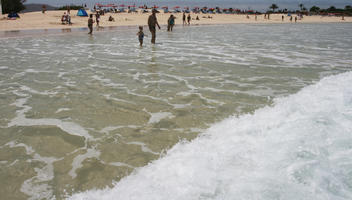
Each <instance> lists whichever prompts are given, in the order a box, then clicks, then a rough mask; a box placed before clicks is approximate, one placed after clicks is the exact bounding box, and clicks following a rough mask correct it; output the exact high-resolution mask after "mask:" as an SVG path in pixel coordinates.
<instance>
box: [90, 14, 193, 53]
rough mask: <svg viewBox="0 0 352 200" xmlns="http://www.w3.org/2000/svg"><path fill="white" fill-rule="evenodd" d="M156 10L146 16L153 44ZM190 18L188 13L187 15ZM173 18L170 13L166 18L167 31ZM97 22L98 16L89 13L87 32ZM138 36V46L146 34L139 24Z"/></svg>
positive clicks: (141, 44) (170, 29) (156, 21)
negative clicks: (94, 16)
mask: <svg viewBox="0 0 352 200" xmlns="http://www.w3.org/2000/svg"><path fill="white" fill-rule="evenodd" d="M156 13H157V11H156V10H152V14H151V15H150V16H149V17H148V27H149V31H150V33H151V36H152V37H151V43H152V44H155V39H156V27H158V28H159V29H160V25H159V23H158V19H157V18H156ZM189 18H190V15H189ZM175 19H176V17H175V16H174V15H170V17H169V19H168V23H167V24H168V25H167V31H172V29H173V27H174V25H175ZM188 21H189V22H188V24H190V19H189V20H188ZM94 23H97V26H99V16H97V15H96V21H94V19H93V14H90V15H89V19H88V28H89V32H88V34H92V33H93V24H94ZM137 36H138V40H139V44H140V46H143V40H144V37H145V36H146V35H145V34H144V32H143V26H139V31H138V33H137Z"/></svg>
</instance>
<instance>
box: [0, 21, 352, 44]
mask: <svg viewBox="0 0 352 200" xmlns="http://www.w3.org/2000/svg"><path fill="white" fill-rule="evenodd" d="M338 23H352V22H304V23H294V22H293V23H275V22H274V23H248V22H247V23H246V22H232V23H219V24H215V23H208V24H205V23H202V24H191V25H190V26H189V25H184V26H183V25H182V24H176V26H175V27H195V26H221V25H227V24H228V25H232V24H250V25H288V24H338ZM160 26H161V27H162V28H161V30H158V31H162V30H165V29H166V26H167V25H166V24H160ZM136 27H137V25H112V26H100V27H99V28H98V27H94V31H93V34H94V33H101V32H109V31H121V30H122V29H132V28H134V29H136ZM144 27H147V25H144ZM88 31H89V30H88V27H66V28H37V29H18V30H0V40H1V39H10V38H21V37H33V36H43V35H44V36H49V35H65V34H75V33H76V34H78V33H80V34H81V33H85V32H88ZM145 31H147V32H149V30H147V28H146V29H145Z"/></svg>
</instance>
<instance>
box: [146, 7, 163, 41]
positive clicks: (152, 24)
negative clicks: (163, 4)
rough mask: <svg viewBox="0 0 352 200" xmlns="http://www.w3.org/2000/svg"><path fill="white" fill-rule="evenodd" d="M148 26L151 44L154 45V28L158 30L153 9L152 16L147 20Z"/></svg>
mask: <svg viewBox="0 0 352 200" xmlns="http://www.w3.org/2000/svg"><path fill="white" fill-rule="evenodd" d="M148 26H149V31H150V33H151V34H152V40H151V43H152V44H155V37H156V27H155V26H158V28H159V29H160V26H159V23H158V20H157V19H156V10H155V9H153V11H152V14H151V15H150V16H149V18H148Z"/></svg>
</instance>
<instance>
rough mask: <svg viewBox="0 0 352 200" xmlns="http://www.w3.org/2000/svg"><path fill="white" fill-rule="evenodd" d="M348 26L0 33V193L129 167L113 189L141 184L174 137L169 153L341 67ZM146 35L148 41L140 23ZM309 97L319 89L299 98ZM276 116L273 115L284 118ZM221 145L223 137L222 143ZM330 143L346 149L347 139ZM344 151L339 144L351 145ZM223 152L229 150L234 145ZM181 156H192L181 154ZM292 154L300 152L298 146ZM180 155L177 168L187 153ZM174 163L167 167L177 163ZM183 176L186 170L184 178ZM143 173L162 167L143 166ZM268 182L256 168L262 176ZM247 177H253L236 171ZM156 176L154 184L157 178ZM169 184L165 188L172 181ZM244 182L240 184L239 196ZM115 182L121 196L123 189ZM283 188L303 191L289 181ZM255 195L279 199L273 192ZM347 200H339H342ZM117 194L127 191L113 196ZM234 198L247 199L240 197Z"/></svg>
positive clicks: (100, 184) (22, 192)
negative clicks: (141, 39) (141, 36)
mask: <svg viewBox="0 0 352 200" xmlns="http://www.w3.org/2000/svg"><path fill="white" fill-rule="evenodd" d="M351 30H352V26H351V25H350V24H285V25H247V24H236V25H221V26H191V27H182V26H177V27H175V31H174V32H173V33H168V32H166V31H159V32H158V33H157V44H156V45H151V44H150V42H149V39H150V37H146V38H145V46H144V47H142V48H140V47H139V44H138V40H137V37H136V35H135V34H136V32H137V31H138V30H137V29H134V28H121V30H118V31H107V32H95V34H94V35H93V36H88V35H87V34H86V33H74V34H67V35H48V36H37V37H36V36H33V37H32V36H31V37H23V38H11V39H8V40H6V39H0V46H1V48H0V60H1V62H0V99H1V102H0V109H1V112H0V166H1V168H0V169H1V171H0V180H1V181H0V194H1V196H2V197H4V198H5V199H50V198H53V199H62V198H64V197H65V196H66V195H69V196H70V195H71V194H74V193H77V192H82V191H86V190H92V189H94V188H98V189H101V188H105V187H107V186H108V187H114V185H115V184H116V183H118V182H119V181H120V179H121V178H123V177H126V176H128V175H130V174H131V172H133V171H134V170H136V169H137V168H140V169H139V170H137V172H135V173H134V174H133V175H132V176H129V177H127V179H124V180H123V181H122V183H121V184H122V185H125V186H126V185H128V180H129V178H130V177H132V178H130V179H135V180H136V182H143V181H142V180H144V179H138V178H133V177H138V174H140V173H141V172H143V170H144V171H148V169H150V166H148V167H145V166H146V165H147V164H148V163H150V162H151V161H153V160H158V161H157V162H156V163H159V162H163V160H165V159H166V160H167V158H168V157H170V156H172V155H173V154H172V152H173V151H171V152H169V153H167V156H165V158H164V155H165V154H166V152H167V150H168V149H170V148H171V147H173V146H174V145H175V144H177V143H179V142H180V141H183V142H181V143H179V144H178V145H176V147H175V148H176V149H177V148H180V147H179V146H182V144H183V143H184V140H192V139H194V138H196V137H197V136H198V135H199V134H201V133H204V132H209V130H212V129H214V126H215V127H216V125H213V124H215V123H217V124H218V123H220V122H222V121H223V120H225V119H229V118H231V117H233V116H235V117H236V116H239V119H242V118H244V117H243V116H247V115H246V114H248V113H250V114H254V116H257V115H256V112H257V111H258V109H260V108H264V107H265V106H274V108H276V107H275V106H276V104H275V103H274V102H275V101H276V99H281V98H282V97H286V96H288V95H291V94H295V93H297V92H298V91H300V90H301V89H302V88H305V87H307V86H309V85H312V84H315V83H317V82H319V81H320V80H321V79H322V78H323V77H327V76H330V75H335V74H340V73H344V72H348V71H350V70H351V63H352V53H351V52H352V34H351ZM145 33H146V34H147V35H149V36H150V34H149V32H148V31H147V28H145ZM345 79H347V78H345ZM344 83H345V82H344ZM341 87H342V86H341ZM319 90H320V89H319ZM310 92H311V93H314V92H317V91H315V90H314V89H312V90H311V91H310ZM331 93H333V92H331ZM337 95H339V93H338V94H337ZM316 96H319V94H317V95H315V96H314V95H313V97H309V98H315V97H316ZM302 98H304V97H302ZM318 100H319V99H318ZM335 103H336V104H337V102H335ZM332 104H334V102H333V103H332ZM329 105H330V104H329ZM318 108H319V107H318ZM268 109H269V108H268ZM321 109H322V111H324V110H325V109H324V108H321ZM289 112H292V110H289ZM268 113H271V112H270V111H268ZM348 114H350V113H348ZM346 115H347V114H346ZM268 116H270V115H269V114H268ZM348 116H350V115H348ZM263 117H265V115H263ZM275 117H278V116H274V117H272V120H271V121H272V122H274V121H280V120H282V118H285V117H283V116H279V117H278V118H275ZM313 117H317V116H315V115H314V116H313ZM255 119H256V117H253V119H248V120H255ZM348 119H349V120H350V119H351V118H348V117H347V119H345V120H347V121H348ZM266 122H267V123H268V124H270V121H266ZM222 123H224V122H222ZM253 123H254V121H253ZM324 123H325V122H324ZM326 123H330V122H326ZM220 124H221V123H220ZM347 125H348V127H350V125H349V124H348V123H347ZM217 126H219V125H217ZM238 126H239V127H241V124H238ZM297 126H301V124H297ZM307 126H308V127H309V126H310V125H309V124H308V125H307ZM209 127H210V129H208V128H209ZM226 127H227V126H224V127H222V128H223V129H226ZM249 127H250V125H249ZM295 127H296V126H294V125H292V127H288V128H289V129H285V130H287V131H288V130H292V129H294V128H295ZM304 127H306V126H304ZM328 127H329V126H328ZM232 128H233V127H232ZM252 128H255V127H252ZM284 128H287V127H284ZM302 131H303V132H304V131H305V129H303V130H300V132H302ZM284 132H285V131H284ZM308 132H309V131H308ZM318 132H319V131H318ZM297 133H298V132H293V133H292V134H288V135H289V136H290V137H294V136H295V134H297ZM228 134H229V135H231V134H230V133H228ZM248 134H249V135H250V132H245V133H243V137H241V138H240V139H239V140H240V141H241V140H242V141H244V144H245V142H246V141H247V140H246V138H247V137H248ZM274 135H275V134H274ZM301 137H302V138H303V139H304V137H303V136H301ZM307 137H308V136H307ZM334 137H339V136H338V135H337V136H334ZM228 138H231V137H230V136H229V137H228ZM345 138H351V137H350V136H346V135H345ZM271 139H272V140H268V141H273V139H274V138H271ZM198 140H199V138H197V139H196V140H195V141H192V142H193V143H194V142H197V141H198ZM215 140H216V139H215ZM287 140H289V138H287ZM268 141H267V140H263V141H262V144H263V146H267V147H268V148H263V149H270V148H269V147H270V145H271V144H272V143H270V142H268ZM339 141H340V140H339ZM192 142H190V144H191V145H190V146H192ZM247 142H248V141H247ZM341 142H342V141H341ZM210 143H211V142H210ZM213 144H216V142H215V141H214V143H213ZM235 144H236V143H235ZM239 144H241V142H237V145H239ZM284 144H285V143H284ZM224 145H225V144H224ZM230 145H231V144H227V143H226V145H225V147H229V146H230ZM341 145H345V146H347V147H348V146H350V145H351V143H349V144H341ZM205 146H206V147H208V146H207V145H205ZM298 146H299V145H297V148H298ZM303 146H304V145H303ZM243 147H244V148H242V149H241V148H240V147H239V149H241V151H240V150H238V151H239V152H238V153H239V154H236V156H240V155H243V157H242V158H241V159H239V160H236V162H235V163H237V165H241V166H242V167H243V168H245V167H246V166H247V167H248V166H251V165H250V164H248V163H247V164H248V165H247V164H246V162H247V161H248V162H249V160H250V159H248V158H246V153H245V152H247V153H248V152H252V153H253V152H254V153H253V154H255V156H257V157H258V156H259V154H260V151H257V150H253V149H248V148H247V149H246V148H245V147H246V146H245V145H243ZM347 147H346V151H347V152H349V151H351V148H350V147H349V148H347ZM175 148H173V149H175ZM212 148H214V152H213V153H216V151H215V149H216V148H215V147H211V145H210V146H209V148H208V149H206V150H204V152H207V153H208V154H209V155H212V156H213V157H212V156H210V157H207V159H210V160H208V161H211V160H212V159H215V160H216V158H222V157H221V155H224V154H225V155H226V152H225V153H224V152H222V153H223V154H220V155H216V154H212V151H211V149H212ZM181 149H182V148H181ZM185 149H186V148H185ZM231 149H232V150H233V151H235V149H236V145H234V146H233V147H232V148H231ZM207 150H208V151H207ZM261 150H262V149H261ZM270 150H272V149H270ZM174 151H175V150H174ZM255 152H257V153H255ZM169 154H170V155H169ZM185 154H187V152H183V155H185ZM189 154H190V157H192V155H194V154H192V151H190V152H189ZM303 154H304V155H303ZM302 155H303V157H304V156H308V157H309V156H310V155H308V153H306V152H303V153H302ZM251 156H253V155H251ZM287 156H292V155H287ZM160 157H162V158H161V159H160ZM240 157H241V156H240ZM259 157H260V156H259ZM307 159H308V160H309V158H307ZM179 161H183V164H185V165H186V163H185V162H189V163H194V162H195V161H196V160H187V159H180V160H179ZM286 161H287V160H286ZM291 161H292V160H291ZM173 162H175V163H173ZM253 162H254V161H253ZM277 162H278V161H277ZM292 162H293V161H292ZM307 162H308V161H307ZM341 162H342V161H341ZM343 162H344V163H351V162H352V161H351V160H350V159H349V160H344V161H343ZM200 163H202V162H200ZM218 163H221V162H218ZM273 163H275V161H273ZM180 164H182V163H177V162H176V161H175V160H174V161H170V162H169V165H171V166H178V167H179V169H182V167H183V166H182V165H180ZM203 164H204V165H206V162H203ZM156 165H157V164H156ZM235 165H236V164H235ZM312 165H313V164H312ZM193 166H198V165H196V163H194V165H193ZM224 166H226V167H225V168H224V170H223V171H224V172H228V171H227V170H226V169H231V167H230V166H232V165H230V166H229V165H224ZM346 166H350V164H348V165H346ZM243 168H240V169H243ZM296 168H299V170H298V171H295V169H291V170H293V171H294V173H296V175H297V176H293V177H294V178H297V177H298V178H297V179H299V178H302V176H301V174H304V173H305V172H306V171H305V170H307V168H304V169H303V170H302V168H300V167H297V166H296ZM155 169H159V168H155ZM171 169H172V168H170V170H171ZM185 169H188V168H186V167H185ZM232 169H238V168H232ZM343 169H345V171H346V170H347V168H343ZM191 171H192V170H189V171H188V172H187V173H190V174H188V175H189V176H192V173H191ZM199 171H202V170H199ZM203 172H204V173H206V174H208V173H211V172H212V171H211V170H209V171H203ZM239 172H240V170H238V171H237V173H239ZM265 172H266V171H265ZM145 173H150V172H145ZM187 173H186V174H187ZM136 174H137V175H136ZM154 174H156V175H158V174H159V175H161V174H165V173H163V172H162V171H160V173H158V171H157V170H154ZM176 174H177V173H176ZM229 174H231V173H230V172H229ZM342 174H343V173H342ZM178 175H179V177H182V176H184V175H185V174H184V173H181V174H178ZM203 175H204V174H203ZM209 175H210V174H209ZM225 175H226V174H225ZM225 175H224V176H219V177H223V179H222V181H224V180H225V181H224V182H223V183H222V184H220V185H221V186H224V187H225V186H226V184H228V182H226V180H227V178H226V176H225ZM261 175H263V174H261ZM307 176H308V175H307ZM147 177H148V176H147ZM153 177H154V176H153V175H151V176H150V178H153ZM160 177H162V176H160ZM303 177H305V176H303ZM265 178H267V179H265ZM270 178H271V179H270ZM275 178H277V177H275V176H270V174H265V176H264V175H263V180H266V181H267V182H270V181H271V180H275ZM351 179H352V176H349V178H348V180H346V181H345V183H342V184H341V185H342V186H341V187H347V188H348V187H349V188H351V185H352V182H351ZM126 180H127V181H126ZM153 180H159V179H153ZM170 180H173V179H172V178H171V179H170ZM195 180H198V181H199V182H197V181H195V183H198V184H199V185H198V186H199V187H204V188H206V187H205V186H203V185H201V182H202V181H201V180H200V179H199V178H198V179H197V177H195ZM246 180H247V181H254V180H253V179H245V178H243V181H244V182H245V181H246ZM159 181H161V182H160V183H159V184H162V181H163V180H159ZM208 181H209V182H210V183H211V182H212V181H215V182H219V181H220V182H221V180H208ZM230 182H231V181H230ZM235 182H236V181H235ZM298 182H299V181H298ZM132 183H133V182H132ZM177 183H178V184H181V182H177ZM177 183H173V184H171V185H172V186H174V187H176V186H177ZM225 183H226V184H225ZM231 183H234V181H232V182H231ZM118 184H119V183H118ZM224 184H225V185H224ZM300 184H305V183H304V181H303V183H300ZM146 185H148V184H146ZM179 186H180V185H179ZM252 187H253V185H249V186H248V188H242V189H243V190H242V193H240V192H239V193H238V194H244V193H243V191H245V190H249V188H252ZM267 187H268V188H274V187H276V186H273V185H269V186H267ZM122 188H126V191H127V190H129V191H132V190H130V189H129V188H128V187H127V186H126V187H122ZM234 188H238V190H240V189H241V188H239V187H234ZM218 190H219V191H217V192H215V193H212V194H204V193H199V194H198V196H197V195H195V196H192V195H190V194H187V193H185V194H187V195H186V196H174V199H177V198H176V197H179V199H184V197H189V199H232V198H231V196H226V195H225V194H232V193H231V192H230V191H232V192H233V191H234V190H229V191H228V190H226V189H224V188H221V187H220V188H218ZM126 191H125V192H126ZM192 191H197V190H194V189H193V190H192ZM258 191H259V189H258ZM293 191H296V192H297V191H302V190H301V188H300V187H298V186H297V187H295V188H294V189H292V190H290V192H293ZM347 191H348V190H347ZM149 192H153V193H154V191H153V190H152V191H149ZM119 193H121V194H125V193H124V192H121V191H119ZM170 193H171V191H170ZM293 193H294V192H293ZM155 194H158V192H157V191H155ZM180 194H183V193H180ZM216 194H217V195H218V196H217V195H216ZM233 194H237V193H236V192H233ZM265 194H267V195H268V196H266V197H272V198H271V199H280V198H279V197H280V195H277V194H280V192H278V191H277V192H276V193H270V192H269V193H265ZM287 194H288V193H287ZM83 195H84V194H83ZM219 195H220V196H219ZM221 195H225V196H221ZM348 195H350V194H347V193H346V194H345V197H351V196H348ZM88 196H93V195H88ZM126 196H128V197H130V195H127V194H126ZM126 196H125V197H126ZM142 196H143V194H142ZM159 196H160V198H161V197H165V198H166V197H167V196H163V195H161V194H160V195H159ZM139 197H140V198H141V196H139ZM147 197H149V196H148V195H145V199H148V198H147ZM281 197H282V196H281ZM168 198H170V197H168ZM97 199H98V198H97ZM121 199H126V198H124V197H123V195H122V196H121ZM131 199H133V198H131ZM137 199H138V198H137ZM149 199H155V197H154V198H149ZM161 199H163V198H161ZM243 199H257V197H255V196H248V195H247V196H243ZM259 199H264V198H259ZM268 199H270V198H268ZM285 199H287V198H285ZM318 199H324V198H318ZM341 199H347V198H343V197H342V198H341Z"/></svg>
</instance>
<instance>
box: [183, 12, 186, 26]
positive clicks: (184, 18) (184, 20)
mask: <svg viewBox="0 0 352 200" xmlns="http://www.w3.org/2000/svg"><path fill="white" fill-rule="evenodd" d="M182 23H183V25H185V24H186V13H185V12H183V15H182Z"/></svg>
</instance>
